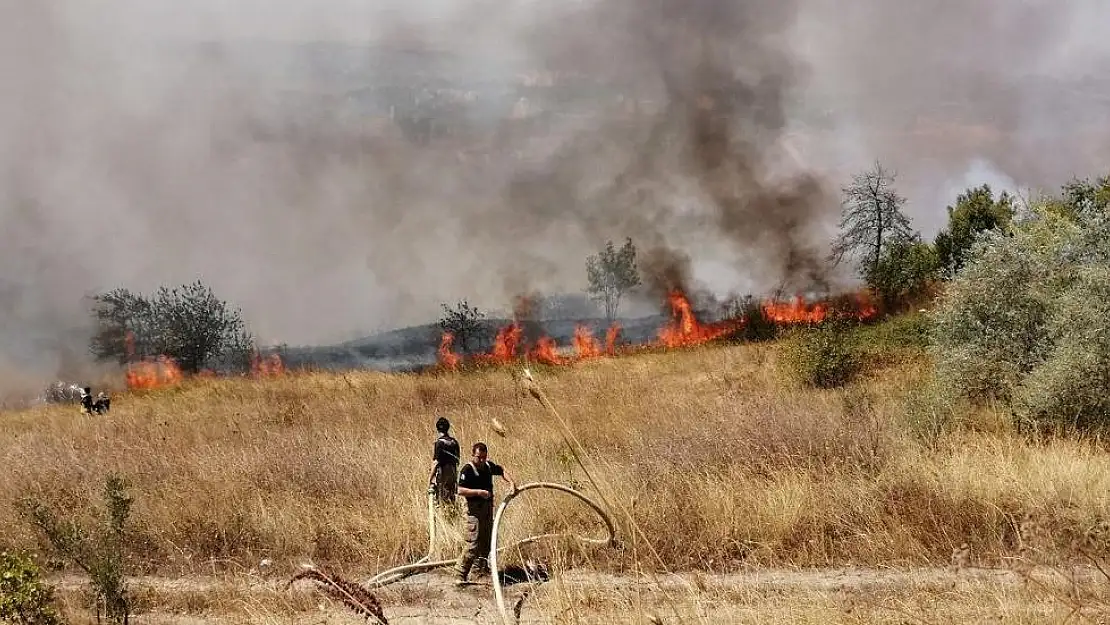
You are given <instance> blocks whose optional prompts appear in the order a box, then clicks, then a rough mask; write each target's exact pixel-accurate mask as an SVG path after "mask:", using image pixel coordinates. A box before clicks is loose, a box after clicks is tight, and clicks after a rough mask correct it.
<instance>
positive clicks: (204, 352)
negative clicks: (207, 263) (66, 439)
mask: <svg viewBox="0 0 1110 625" xmlns="http://www.w3.org/2000/svg"><path fill="white" fill-rule="evenodd" d="M92 300H93V302H94V306H93V316H94V318H95V319H96V322H97V331H96V333H95V334H94V336H93V338H92V341H91V343H90V350H91V351H92V353H93V355H94V356H96V357H97V359H98V360H115V361H117V362H119V363H120V364H127V363H129V362H135V361H138V360H142V359H146V358H154V357H157V356H168V357H170V358H173V359H174V361H175V362H176V363H177V365H178V366H179V367H180V368H181V369H182V370H183V371H185V372H187V373H197V372H199V371H201V370H202V369H213V370H232V371H241V370H246V369H247V368H249V366H250V356H251V354H252V352H253V351H254V339H253V337H252V336H251V335H250V333H248V332H247V331H246V324H245V323H244V322H243V319H242V313H241V311H239V310H238V309H232V308H231V307H230V306H229V305H228V304H227V302H225V301H223V300H221V299H219V298H217V297H216V295H215V294H214V293H213V292H212V290H211V289H210V288H208V287H206V286H204V285H203V284H202V283H201V282H200V281H199V280H198V281H196V282H194V283H192V284H186V285H183V286H181V287H176V288H173V289H168V288H166V287H161V288H160V289H158V291H156V292H155V293H154V295H153V296H150V297H146V296H143V295H140V294H137V293H132V292H131V291H128V290H127V289H115V290H113V291H110V292H108V293H104V294H100V295H95V296H93V297H92Z"/></svg>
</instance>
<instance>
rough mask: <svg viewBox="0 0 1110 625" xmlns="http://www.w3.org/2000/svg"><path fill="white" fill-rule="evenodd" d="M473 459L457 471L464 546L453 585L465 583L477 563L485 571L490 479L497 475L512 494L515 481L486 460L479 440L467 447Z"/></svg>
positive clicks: (490, 518)
mask: <svg viewBox="0 0 1110 625" xmlns="http://www.w3.org/2000/svg"><path fill="white" fill-rule="evenodd" d="M471 453H472V454H473V457H472V458H471V460H470V462H468V463H466V464H465V465H463V468H462V470H461V471H459V486H458V489H459V494H460V495H462V496H463V497H465V498H466V546H465V547H464V548H463V551H462V553H460V554H459V559H458V562H457V564H456V566H455V572H456V573H457V574H458V579H457V580H456V583H457V584H465V583H466V581H467V577H469V576H470V569H471V568H472V567H473V566H474V565H475V563H478V566H479V569H480V570H482V571H488V570H489V562H488V557H489V551H490V543H491V541H492V539H493V476H495V475H498V476H501V478H502V479H503V480H505V481H506V482H508V483H509V488H510V489H512V492H516V482H514V481H513V479H512V478H511V477H509V475H508V473H506V472H505V468H504V467H502V466H501V465H499V464H497V463H495V462H493V461H491V460H489V458H488V454H489V451H488V449H487V447H486V444H485V443H483V442H481V441H479V442H477V443H474V445H473V447H471Z"/></svg>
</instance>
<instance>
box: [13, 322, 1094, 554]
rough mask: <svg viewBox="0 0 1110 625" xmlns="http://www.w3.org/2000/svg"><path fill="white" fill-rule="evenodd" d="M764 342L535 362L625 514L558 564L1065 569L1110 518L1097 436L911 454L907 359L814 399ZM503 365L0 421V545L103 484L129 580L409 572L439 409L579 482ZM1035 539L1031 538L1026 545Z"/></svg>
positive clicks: (561, 446)
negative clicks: (115, 507) (622, 541)
mask: <svg viewBox="0 0 1110 625" xmlns="http://www.w3.org/2000/svg"><path fill="white" fill-rule="evenodd" d="M779 349H780V348H779V346H777V345H774V344H765V345H747V346H731V347H723V348H705V349H697V350H691V351H684V352H670V353H654V354H644V355H640V356H636V357H630V358H625V359H615V360H598V361H594V362H589V363H583V364H581V365H577V366H574V367H565V368H554V369H547V368H543V367H540V368H534V369H533V371H534V372H535V374H536V376H537V379H538V381H539V383H540V384H541V385H542V386H543V388H544V389H545V391H546V393H547V395H548V396H549V397H550V399H551V401H552V402H553V403H554V404H555V405H556V406H557V407H558V409H559V411H560V413H561V414H562V416H563V417H564V418H565V419H566V420H567V421H568V423H569V425H570V427H571V429H572V430H573V431H574V433H575V436H576V437H577V439H578V440H579V441H580V442H581V443H582V445H583V446H584V447H585V448H586V451H587V454H588V462H589V464H590V467H591V470H592V471H593V473H594V474H595V476H599V477H600V478H601V481H602V488H603V489H604V490H605V493H604V494H605V497H606V498H607V499H608V500H609V501H611V502H613V503H614V506H615V507H617V508H619V510H620V511H622V512H621V513H620V514H618V522H619V523H620V524H621V525H622V528H623V535H624V537H625V538H626V540H627V542H626V548H625V549H623V550H617V551H602V552H597V553H593V554H580V553H577V552H575V550H574V549H572V548H571V547H569V546H566V547H564V551H563V552H561V553H560V554H559V556H560V557H562V558H567V559H568V560H569V561H570V562H581V561H583V559H584V558H588V559H589V562H590V563H591V564H593V565H595V566H601V567H606V568H609V569H612V570H617V571H619V570H624V569H630V568H635V569H637V570H661V569H669V570H691V569H698V570H715V571H727V570H735V569H738V568H741V567H744V566H749V565H798V566H821V565H849V564H859V565H866V564H888V565H899V564H904V565H913V564H926V563H934V564H936V563H947V561H948V558H949V556H950V554H951V553H952V549H953V548H954V547H955V546H957V545H960V544H961V543H965V542H966V543H968V544H969V545H970V546H971V548H972V551H973V553H974V554H975V558H976V559H977V561H980V562H997V561H1000V560H1001V559H1003V558H1007V557H1011V556H1015V555H1018V554H1020V553H1024V552H1026V551H1028V550H1029V549H1030V548H1032V547H1031V544H1030V543H1031V542H1036V545H1035V548H1036V549H1038V550H1039V553H1041V554H1047V555H1050V556H1052V557H1057V558H1066V557H1068V556H1069V555H1070V554H1072V553H1074V549H1075V547H1076V545H1077V544H1079V543H1082V542H1083V541H1087V542H1090V541H1096V542H1097V541H1099V540H1110V536H1101V537H1100V535H1099V533H1098V532H1099V531H1101V530H1099V529H1098V528H1100V527H1105V525H1106V523H1107V521H1108V519H1110V454H1108V453H1107V450H1106V449H1105V448H1104V447H1101V446H1100V445H1099V444H1098V443H1096V442H1080V441H1075V440H1067V439H1056V440H1048V441H1039V442H1036V443H1034V442H1028V441H1025V440H1023V439H1021V438H1019V437H1018V436H1017V435H1016V434H1013V433H1011V432H1010V431H1009V430H1008V429H1007V428H1006V427H1005V423H1004V422H1005V420H1004V419H1003V418H1002V417H1001V416H999V415H994V417H993V418H994V419H995V423H994V425H993V426H992V427H990V428H982V427H980V428H965V429H963V430H960V431H958V432H956V433H953V434H950V435H947V436H946V437H944V438H943V439H942V440H941V441H940V442H939V444H938V445H936V446H935V447H925V446H922V445H919V444H918V443H916V442H915V441H914V439H913V438H911V437H910V436H909V435H908V434H907V432H906V429H905V428H904V427H903V426H902V423H903V421H904V414H905V412H906V410H905V406H904V403H903V398H904V397H906V396H907V393H908V391H909V390H911V389H912V388H913V387H914V385H915V384H916V383H917V380H918V379H919V378H920V376H921V371H922V366H921V364H922V363H921V362H920V361H919V360H916V359H914V358H902V359H895V360H894V361H892V362H894V363H895V365H893V366H891V367H886V368H882V369H878V370H875V371H872V372H871V373H870V375H869V376H868V377H867V378H866V379H865V380H863V381H861V382H859V383H857V384H854V385H852V386H850V387H848V388H845V389H838V390H823V391H815V390H806V389H802V388H797V387H795V386H792V385H790V384H788V383H786V382H785V381H784V380H785V378H784V376H783V375H782V372H781V371H779V367H778V360H777V355H778V350H779ZM517 371H518V370H517V369H512V368H509V369H504V370H487V371H483V372H478V373H471V374H445V375H441V376H430V375H424V376H420V375H403V374H396V375H393V374H382V373H372V372H360V373H347V374H323V373H314V374H303V375H288V376H285V377H281V378H276V379H269V380H245V379H244V380H198V381H194V382H190V383H188V384H186V385H184V386H182V387H180V388H173V389H165V390H160V391H155V392H150V393H147V394H134V395H119V396H117V397H116V398H114V400H113V405H112V412H111V413H110V414H109V415H106V416H102V417H89V416H84V415H80V414H79V413H78V410H77V409H76V407H58V406H52V407H40V408H35V409H31V410H26V411H22V412H8V413H3V414H0V461H2V462H3V466H4V471H3V472H0V547H4V546H9V547H13V546H14V547H18V546H33V545H34V541H35V537H34V536H33V535H32V534H31V533H30V528H29V526H27V525H26V524H25V523H24V522H23V521H22V520H21V519H20V518H19V517H18V516H17V514H16V511H15V509H14V507H13V505H12V504H13V502H15V501H16V500H17V499H18V498H20V497H24V496H31V497H34V498H37V499H39V500H42V501H45V502H48V503H55V504H60V505H64V506H66V507H67V508H68V509H71V510H74V511H77V512H81V511H85V510H89V509H90V506H92V505H95V503H96V502H97V501H98V498H99V493H100V489H101V487H102V484H103V480H104V477H105V476H106V475H107V474H108V473H109V472H119V473H121V474H123V475H124V476H126V477H127V478H128V479H129V480H130V481H131V483H132V485H133V486H132V493H133V494H134V495H135V497H136V503H135V507H134V518H133V536H132V541H131V543H132V546H133V550H134V556H135V558H136V562H137V563H140V564H142V565H143V567H144V568H145V570H147V571H151V572H160V573H166V574H175V573H180V572H189V571H202V570H210V569H213V568H216V569H234V568H236V567H239V566H251V565H253V564H255V563H257V562H258V561H259V560H260V559H261V558H271V559H273V560H274V562H275V563H276V564H277V565H278V566H286V567H294V566H296V565H297V564H299V563H300V562H302V561H304V560H307V559H313V560H316V561H318V562H322V563H330V564H333V565H336V566H346V567H356V568H358V569H360V570H374V569H382V568H386V567H389V566H393V565H396V564H399V563H402V562H404V561H408V560H414V559H416V558H418V557H420V556H421V555H423V552H424V550H425V549H426V545H427V537H426V527H425V521H426V517H425V501H426V500H425V489H426V480H427V476H428V472H429V469H430V459H431V444H432V440H433V439H434V429H433V423H434V421H435V418H436V415H440V414H442V415H445V416H447V417H449V418H450V419H451V421H452V423H453V429H454V433H455V435H456V436H457V437H458V438H459V439H460V441H462V443H463V445H464V447H465V448H468V447H469V444H470V443H471V442H473V441H475V440H479V439H481V440H485V441H487V442H488V443H489V444H490V455H491V458H493V459H494V460H496V461H498V462H500V463H503V464H504V465H505V466H507V467H508V468H509V470H510V472H511V473H512V474H513V475H514V477H516V478H517V480H518V481H521V482H524V481H534V480H546V481H559V482H565V483H571V484H575V485H578V486H580V487H582V488H586V483H587V482H586V480H585V475H584V474H583V472H582V471H581V469H580V468H578V467H577V465H576V464H575V462H574V461H573V459H572V456H571V454H570V453H569V450H568V449H567V448H566V444H565V443H564V441H563V438H562V435H561V434H560V430H559V428H558V426H557V424H556V423H554V422H553V420H552V418H551V417H550V416H549V415H547V414H546V413H545V412H544V411H543V410H542V408H541V407H540V406H539V405H538V404H537V403H536V402H535V401H534V400H533V399H532V398H530V397H528V396H526V395H525V394H523V393H522V392H521V390H520V388H519V386H518V385H517V383H516V381H515V380H514V378H513V376H514V374H515V373H516V372H517ZM494 417H496V418H497V419H498V420H499V421H500V422H501V423H503V424H504V425H505V426H506V428H507V432H506V434H505V436H504V437H502V436H500V435H498V434H497V433H495V431H494V428H493V426H492V424H491V419H492V418H494ZM521 501H522V503H518V504H514V506H513V509H512V511H511V512H510V514H509V518H508V519H507V533H508V534H509V535H511V536H523V535H528V534H533V533H540V532H544V531H553V530H555V531H559V530H563V529H566V528H568V527H572V528H575V529H581V530H582V531H592V529H593V525H592V523H593V521H592V520H591V518H590V516H589V513H588V511H586V510H584V509H583V510H579V509H578V507H577V506H574V505H569V506H568V505H565V504H566V503H567V501H569V500H567V499H564V498H563V497H562V496H560V495H558V494H551V495H547V494H541V495H536V496H526V497H523V498H522V499H521ZM625 512H627V514H625ZM1100 524H1102V525H1100ZM1031 527H1038V528H1041V529H1042V531H1040V532H1039V533H1037V537H1036V538H1031V537H1030V536H1032V533H1031V532H1030V531H1027V529H1028V528H1031ZM1023 528H1025V529H1023ZM633 530H635V531H633ZM1023 550H1025V551H1023Z"/></svg>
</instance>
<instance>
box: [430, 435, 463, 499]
mask: <svg viewBox="0 0 1110 625" xmlns="http://www.w3.org/2000/svg"><path fill="white" fill-rule="evenodd" d="M450 430H451V422H450V421H448V420H447V418H446V417H440V418H438V419H436V431H437V432H439V437H438V438H436V442H435V446H434V447H433V448H432V474H431V475H430V476H429V477H428V490H429V492H435V495H436V503H438V504H440V505H445V506H450V505H454V503H455V493H456V490H457V489H458V470H459V453H460V452H459V441H457V440H455V437H453V436H451V434H450V433H449V432H450Z"/></svg>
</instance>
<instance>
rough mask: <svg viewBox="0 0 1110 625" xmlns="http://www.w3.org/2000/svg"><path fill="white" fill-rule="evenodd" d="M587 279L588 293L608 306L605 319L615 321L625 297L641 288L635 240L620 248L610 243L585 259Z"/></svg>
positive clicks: (630, 240) (626, 242) (628, 241)
mask: <svg viewBox="0 0 1110 625" xmlns="http://www.w3.org/2000/svg"><path fill="white" fill-rule="evenodd" d="M586 278H587V279H588V280H589V287H588V288H587V289H586V292H587V293H589V294H590V296H591V297H592V298H593V299H595V300H596V301H599V302H601V303H602V304H603V305H604V306H605V319H606V321H608V322H612V321H613V319H615V318H616V316H617V311H618V310H619V309H620V302H621V298H622V297H623V296H624V294H625V293H627V292H628V291H629V290H630V289H633V288H635V287H637V286H639V285H640V272H639V269H638V268H637V266H636V246H635V245H633V243H632V239H631V238H629V239H626V240H625V242H624V245H622V246H621V247H620V249H617V248H616V247H615V246H614V245H613V242H612V241H607V242H606V243H605V248H604V249H602V250H601V251H600V252H599V253H597V254H594V255H591V256H590V257H589V258H587V259H586Z"/></svg>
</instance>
